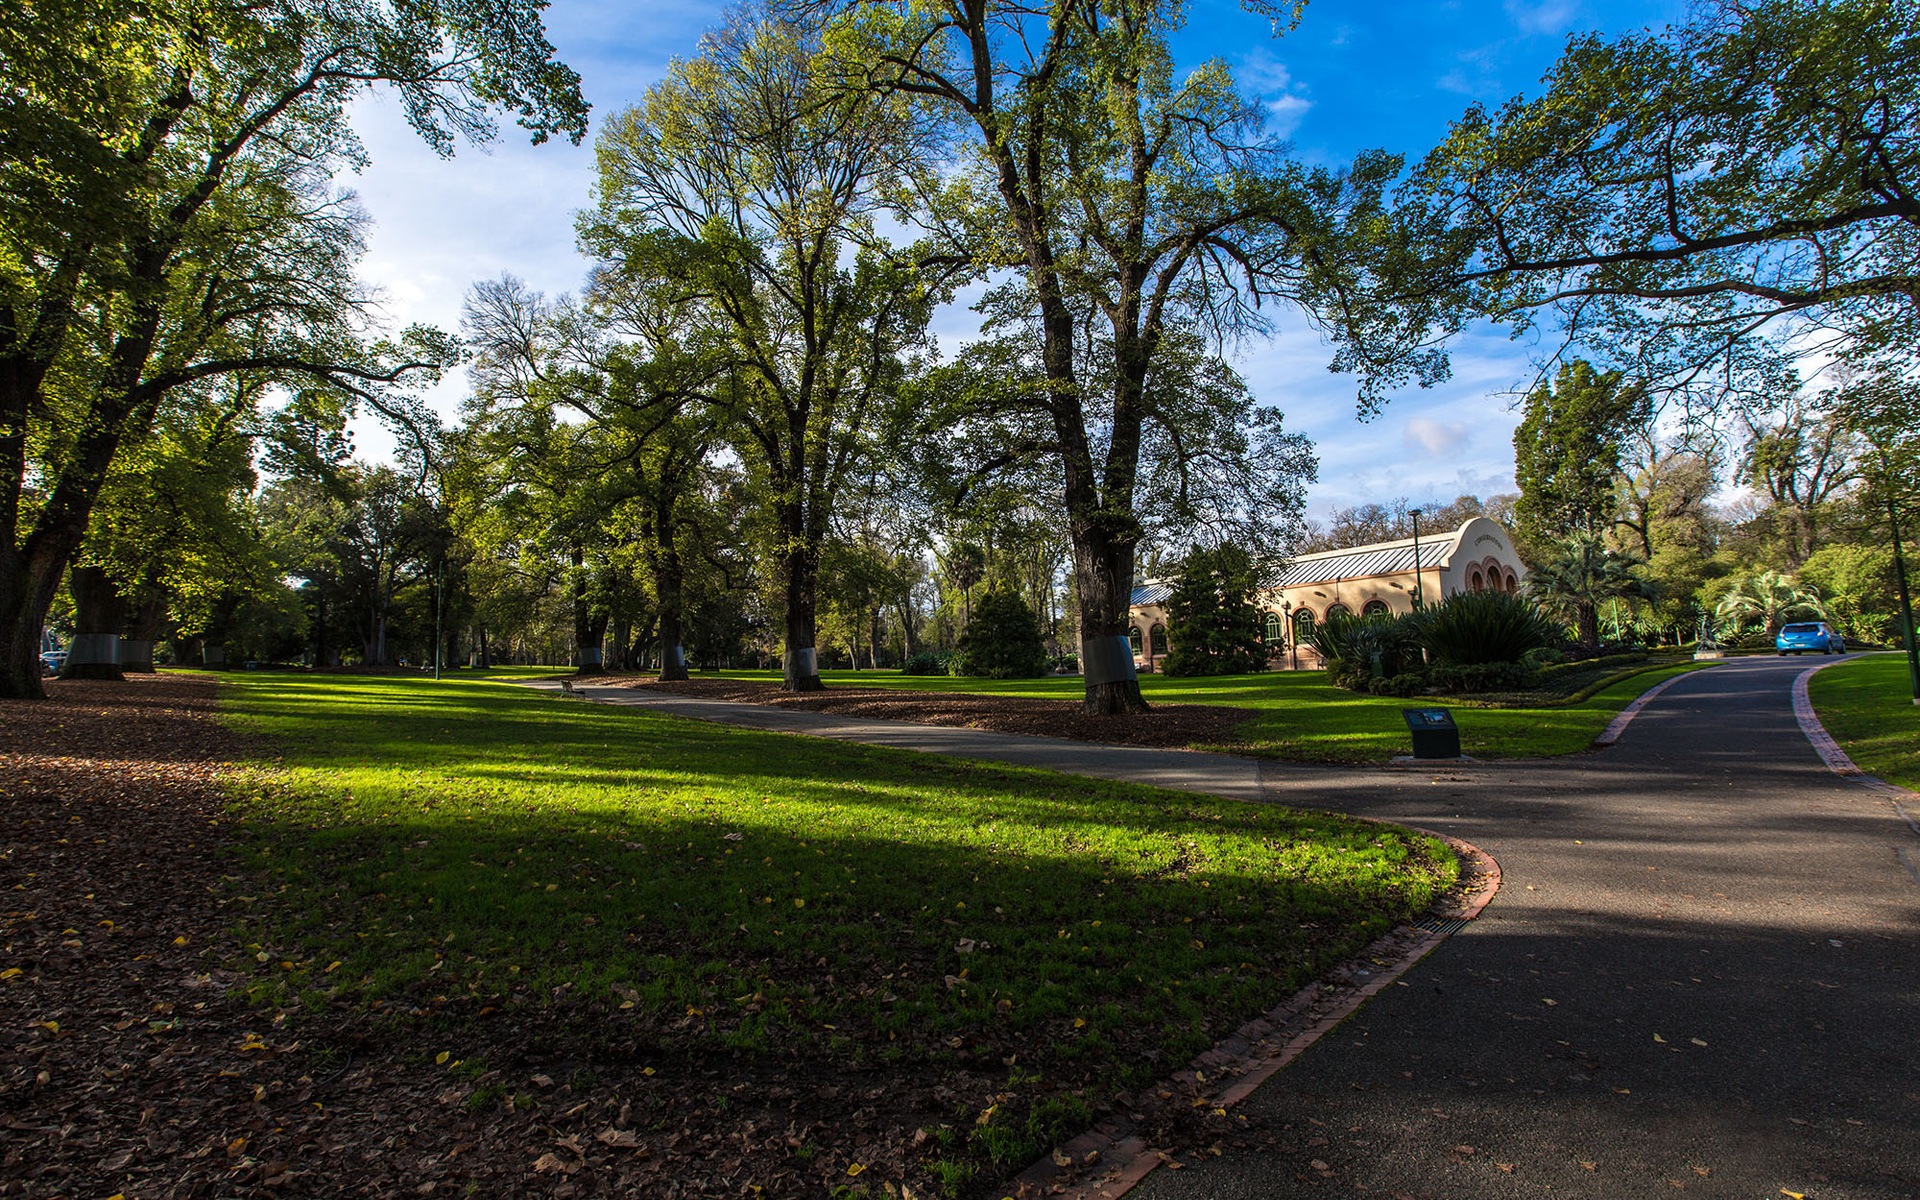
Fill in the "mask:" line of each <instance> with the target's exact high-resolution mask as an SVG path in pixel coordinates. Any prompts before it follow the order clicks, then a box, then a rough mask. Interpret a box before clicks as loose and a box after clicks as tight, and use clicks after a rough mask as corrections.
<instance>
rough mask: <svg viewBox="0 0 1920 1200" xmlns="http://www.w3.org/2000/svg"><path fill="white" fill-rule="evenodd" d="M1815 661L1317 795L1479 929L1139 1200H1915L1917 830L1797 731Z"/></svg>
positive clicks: (1286, 1076)
mask: <svg viewBox="0 0 1920 1200" xmlns="http://www.w3.org/2000/svg"><path fill="white" fill-rule="evenodd" d="M1807 665H1808V664H1806V663H1803V662H1801V661H1799V660H1798V659H1794V660H1784V659H1778V658H1755V659H1737V660H1731V661H1729V662H1728V663H1726V664H1725V665H1723V666H1720V667H1717V668H1715V669H1713V670H1710V671H1701V672H1696V673H1694V674H1691V675H1687V676H1684V677H1682V679H1681V680H1680V681H1679V682H1677V683H1676V684H1674V685H1673V686H1672V687H1671V688H1669V689H1668V690H1667V691H1666V692H1665V693H1664V694H1663V695H1661V696H1660V697H1659V698H1658V699H1657V700H1656V701H1654V702H1653V703H1652V704H1650V705H1649V706H1648V707H1647V708H1646V709H1645V711H1643V712H1642V713H1641V714H1640V716H1639V718H1638V719H1637V720H1636V721H1635V722H1634V723H1633V724H1632V726H1630V727H1629V728H1628V730H1627V731H1626V732H1625V734H1624V736H1622V737H1621V739H1620V740H1619V742H1618V743H1617V744H1616V745H1615V747H1614V748H1613V749H1611V750H1608V751H1606V752H1604V753H1603V754H1597V755H1582V756H1578V757H1575V758H1571V759H1561V760H1551V761H1538V762H1529V763H1515V764H1508V765H1499V766H1482V767H1473V768H1467V769H1454V770H1443V771H1435V772H1427V773H1424V774H1423V775H1421V776H1420V777H1419V778H1417V779H1407V778H1405V777H1402V778H1400V779H1397V780H1396V779H1391V778H1385V777H1382V776H1381V775H1380V774H1378V773H1375V774H1371V775H1366V776H1353V777H1342V778H1331V779H1330V778H1327V777H1325V776H1318V775H1316V776H1312V777H1303V776H1299V775H1295V774H1290V773H1288V774H1283V773H1280V772H1270V773H1269V779H1268V784H1269V793H1270V794H1271V795H1272V796H1273V797H1274V798H1275V799H1280V800H1285V801H1287V802H1289V803H1295V804H1302V803H1305V804H1316V805H1324V806H1326V807H1331V808H1336V809H1340V810H1343V811H1347V812H1355V813H1364V814H1365V815H1368V816H1375V817H1382V818H1386V819H1389V820H1396V821H1404V822H1407V823H1410V824H1418V825H1422V826H1425V827H1427V828H1430V829H1435V830H1439V831H1441V832H1445V833H1448V834H1452V835H1453V836H1456V837H1461V838H1465V839H1466V840H1468V841H1471V842H1473V843H1475V844H1476V845H1479V846H1481V847H1483V848H1485V849H1486V850H1487V851H1489V852H1490V853H1491V854H1493V856H1494V857H1495V858H1496V859H1498V860H1499V862H1500V865H1501V868H1502V871H1503V875H1504V879H1503V884H1502V888H1501V891H1500V894H1499V896H1498V897H1496V898H1495V900H1494V902H1493V903H1492V904H1491V905H1490V906H1489V907H1488V909H1487V911H1486V912H1485V913H1484V914H1483V915H1482V916H1481V917H1480V919H1478V920H1476V921H1474V922H1473V923H1472V924H1471V925H1469V926H1468V927H1467V928H1466V929H1465V930H1463V931H1461V932H1460V933H1458V934H1456V935H1455V936H1454V937H1453V938H1452V939H1451V940H1450V941H1449V942H1448V943H1447V945H1446V946H1445V947H1444V949H1443V950H1441V951H1440V952H1438V953H1436V954H1434V955H1432V956H1430V957H1429V958H1428V959H1426V961H1425V962H1423V963H1422V964H1421V965H1420V966H1419V967H1417V968H1416V969H1415V970H1414V971H1413V972H1412V973H1410V974H1409V975H1408V976H1407V977H1406V979H1405V980H1403V981H1402V982H1403V983H1404V984H1405V985H1406V986H1402V987H1394V988H1389V989H1387V991H1386V992H1385V993H1383V994H1382V995H1380V996H1379V997H1378V998H1376V999H1375V1000H1374V1001H1373V1002H1372V1003H1371V1004H1369V1005H1368V1006H1367V1007H1366V1008H1365V1009H1362V1010H1361V1011H1360V1012H1359V1013H1358V1014H1356V1015H1355V1016H1354V1017H1353V1018H1352V1019H1351V1020H1350V1021H1349V1022H1348V1023H1347V1024H1346V1025H1345V1026H1343V1027H1342V1028H1341V1029H1340V1030H1338V1031H1336V1032H1335V1033H1334V1034H1333V1035H1331V1036H1329V1037H1327V1038H1325V1039H1323V1040H1322V1041H1321V1042H1320V1043H1319V1044H1317V1045H1315V1046H1314V1047H1313V1048H1312V1049H1310V1050H1308V1051H1307V1052H1306V1053H1305V1054H1304V1055H1302V1056H1301V1058H1300V1059H1299V1061H1298V1062H1296V1063H1294V1064H1293V1065H1292V1066H1291V1067H1289V1068H1288V1069H1287V1070H1285V1071H1283V1072H1281V1073H1280V1074H1279V1075H1277V1076H1275V1077H1274V1078H1273V1079H1272V1080H1271V1081H1269V1082H1268V1083H1267V1084H1266V1085H1265V1086H1264V1087H1262V1088H1261V1089H1260V1090H1259V1091H1258V1092H1256V1093H1255V1094H1254V1095H1253V1096H1252V1097H1250V1098H1249V1099H1248V1100H1247V1101H1246V1103H1245V1111H1246V1112H1247V1113H1248V1115H1249V1116H1251V1117H1256V1118H1258V1120H1257V1121H1256V1122H1255V1124H1256V1125H1257V1126H1260V1127H1262V1128H1260V1129H1259V1130H1258V1131H1257V1133H1256V1137H1255V1138H1254V1139H1252V1140H1255V1141H1256V1142H1258V1143H1260V1144H1258V1145H1256V1146H1254V1147H1253V1148H1249V1149H1247V1150H1244V1151H1235V1150H1231V1149H1230V1150H1228V1152H1227V1153H1226V1154H1224V1155H1223V1156H1221V1157H1220V1158H1217V1159H1214V1160H1213V1161H1211V1162H1208V1163H1205V1164H1202V1165H1199V1166H1195V1167H1190V1168H1188V1169H1186V1170H1182V1171H1178V1172H1171V1171H1160V1172H1156V1173H1155V1174H1154V1175H1152V1176H1151V1177H1149V1178H1148V1179H1147V1180H1146V1182H1145V1183H1144V1184H1142V1185H1141V1186H1140V1187H1139V1188H1138V1189H1136V1190H1135V1191H1134V1192H1133V1193H1131V1194H1132V1195H1133V1196H1134V1197H1136V1198H1138V1200H1177V1198H1185V1197H1219V1198H1223V1200H1224V1198H1227V1197H1284V1196H1296V1195H1324V1194H1336V1195H1353V1194H1370V1195H1386V1196H1399V1195H1404V1196H1415V1197H1429V1196H1433V1197H1463V1198H1469V1197H1509V1196H1543V1195H1549V1194H1551V1195H1555V1196H1560V1195H1570V1196H1591V1197H1623V1196H1632V1197H1638V1196H1672V1195H1675V1194H1676V1193H1677V1192H1678V1193H1684V1194H1691V1195H1699V1196H1716V1197H1719V1196H1725V1197H1750V1198H1754V1200H1759V1198H1761V1197H1781V1196H1783V1195H1785V1196H1792V1195H1794V1194H1802V1195H1804V1196H1806V1197H1807V1198H1808V1200H1853V1198H1862V1200H1864V1198H1874V1200H1914V1198H1915V1197H1920V880H1916V879H1915V878H1914V877H1913V875H1911V874H1910V873H1909V870H1908V866H1907V861H1906V860H1908V859H1912V858H1914V857H1916V856H1915V853H1914V852H1915V850H1916V849H1920V839H1916V837H1915V835H1914V833H1913V832H1912V830H1910V829H1909V828H1908V826H1907V825H1906V823H1905V822H1904V821H1902V820H1901V819H1900V817H1899V816H1898V814H1897V813H1896V812H1895V810H1894V808H1893V806H1892V804H1891V803H1890V802H1889V801H1888V799H1887V798H1886V797H1885V796H1883V795H1881V794H1879V793H1876V792H1875V791H1872V790H1870V789H1867V788H1863V787H1860V786H1858V785H1857V784H1855V783H1853V782H1850V781H1848V780H1846V779H1842V778H1840V777H1838V776H1836V775H1834V774H1833V773H1831V772H1830V771H1829V770H1828V769H1827V768H1826V766H1825V764H1824V763H1822V761H1821V760H1820V758H1819V757H1818V756H1817V755H1816V754H1815V753H1814V751H1813V748H1812V747H1811V746H1810V745H1809V744H1808V742H1807V739H1806V737H1805V736H1803V735H1802V733H1801V731H1800V729H1799V727H1798V725H1797V724H1796V723H1795V720H1794V713H1793V704H1792V698H1791V690H1792V682H1793V679H1794V677H1795V676H1796V675H1797V674H1798V673H1799V672H1801V671H1803V670H1804V669H1806V667H1807Z"/></svg>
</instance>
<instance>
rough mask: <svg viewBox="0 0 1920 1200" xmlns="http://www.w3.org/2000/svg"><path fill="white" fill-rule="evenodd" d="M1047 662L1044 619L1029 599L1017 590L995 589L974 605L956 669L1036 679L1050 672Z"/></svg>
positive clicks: (995, 676)
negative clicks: (1042, 628)
mask: <svg viewBox="0 0 1920 1200" xmlns="http://www.w3.org/2000/svg"><path fill="white" fill-rule="evenodd" d="M1047 664H1048V660H1047V647H1046V643H1045V642H1044V641H1043V640H1042V639H1041V637H1040V622H1039V621H1037V620H1036V619H1035V618H1034V615H1033V610H1032V609H1031V608H1028V607H1027V602H1026V601H1025V600H1022V599H1021V598H1020V596H1019V594H1018V593H1017V592H1012V591H992V592H988V593H987V594H986V595H984V596H982V597H980V599H979V602H978V603H976V604H975V605H974V606H973V619H972V620H970V621H968V622H967V628H966V630H965V631H964V632H963V633H962V634H961V635H960V646H959V654H958V655H957V656H956V657H955V658H954V660H953V662H952V671H953V673H954V674H955V675H980V676H984V677H986V678H988V679H1032V678H1035V677H1037V676H1040V675H1045V674H1047V672H1048V665H1047Z"/></svg>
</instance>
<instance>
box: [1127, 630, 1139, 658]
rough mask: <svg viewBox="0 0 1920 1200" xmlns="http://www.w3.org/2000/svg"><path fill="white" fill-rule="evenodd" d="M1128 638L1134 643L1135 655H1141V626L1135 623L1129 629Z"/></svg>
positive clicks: (1136, 656)
mask: <svg viewBox="0 0 1920 1200" xmlns="http://www.w3.org/2000/svg"><path fill="white" fill-rule="evenodd" d="M1127 640H1128V641H1129V642H1132V643H1133V656H1134V657H1135V658H1139V657H1140V627H1139V626H1138V625H1134V626H1131V627H1129V628H1128V630H1127Z"/></svg>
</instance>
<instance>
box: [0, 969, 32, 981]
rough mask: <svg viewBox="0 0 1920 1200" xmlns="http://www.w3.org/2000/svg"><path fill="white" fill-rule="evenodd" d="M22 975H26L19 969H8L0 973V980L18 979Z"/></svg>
mask: <svg viewBox="0 0 1920 1200" xmlns="http://www.w3.org/2000/svg"><path fill="white" fill-rule="evenodd" d="M24 974H26V972H25V971H22V970H21V969H20V968H19V967H8V968H7V969H6V970H4V971H0V979H18V978H20V977H21V976H22V975H24Z"/></svg>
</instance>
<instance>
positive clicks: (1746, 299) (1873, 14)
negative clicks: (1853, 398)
mask: <svg viewBox="0 0 1920 1200" xmlns="http://www.w3.org/2000/svg"><path fill="white" fill-rule="evenodd" d="M1689 11H1690V15H1689V17H1688V18H1687V19H1686V20H1685V21H1684V22H1683V23H1681V24H1679V25H1677V26H1675V27H1672V28H1669V29H1664V30H1657V31H1656V30H1645V31H1636V32H1633V33H1628V34H1626V35H1624V36H1622V37H1619V38H1616V39H1613V40H1610V41H1609V40H1605V39H1603V38H1602V37H1600V36H1598V35H1593V34H1588V35H1582V36H1576V37H1574V38H1572V39H1571V40H1570V41H1569V42H1568V45H1567V49H1566V52H1565V54H1564V55H1563V56H1562V57H1561V59H1560V61H1559V63H1558V64H1556V65H1555V66H1554V68H1553V70H1552V71H1551V72H1550V73H1549V75H1548V76H1547V79H1546V91H1545V93H1544V94H1543V95H1540V96H1538V97H1537V98H1533V99H1525V98H1522V99H1516V100H1513V101H1512V102H1510V103H1508V104H1507V105H1506V106H1504V107H1503V108H1501V109H1500V110H1499V111H1498V112H1497V113H1490V112H1488V111H1486V110H1484V109H1482V108H1479V107H1478V106H1476V107H1474V108H1473V109H1471V110H1470V111H1468V112H1467V114H1466V115H1465V116H1464V117H1462V119H1461V120H1460V121H1459V122H1458V123H1456V124H1455V126H1454V127H1453V129H1452V130H1451V132H1450V133H1449V135H1448V137H1447V139H1446V140H1445V141H1444V142H1443V143H1442V144H1441V146H1440V147H1439V148H1437V149H1436V150H1435V151H1434V152H1433V153H1432V154H1431V155H1429V156H1428V158H1427V159H1426V161H1425V162H1424V163H1423V164H1421V166H1420V168H1419V169H1418V170H1417V171H1416V172H1415V176H1414V184H1413V187H1412V189H1411V191H1412V193H1413V196H1417V197H1419V198H1421V199H1422V200H1424V201H1425V202H1426V204H1427V205H1428V206H1429V211H1428V217H1429V219H1430V220H1431V221H1432V222H1433V223H1434V225H1435V226H1436V227H1438V228H1442V229H1445V230H1447V232H1448V233H1449V234H1450V235H1451V236H1452V237H1453V238H1455V239H1458V240H1457V241H1454V242H1452V243H1451V247H1452V248H1453V249H1454V250H1456V251H1457V253H1458V257H1456V258H1454V259H1453V261H1451V262H1448V263H1445V264H1444V265H1442V266H1440V268H1439V270H1440V271H1441V272H1443V273H1444V274H1445V275H1446V276H1447V277H1448V280H1449V282H1451V283H1453V284H1455V285H1457V286H1458V287H1459V289H1460V291H1459V293H1458V295H1459V299H1460V300H1461V301H1462V302H1463V303H1466V304H1469V305H1471V306H1472V307H1473V308H1474V309H1475V310H1476V311H1479V312H1484V313H1490V314H1493V315H1494V316H1495V317H1496V318H1497V319H1502V320H1506V321H1508V322H1510V323H1512V324H1513V325H1515V326H1516V327H1517V328H1518V329H1521V330H1525V329H1528V328H1531V327H1532V326H1533V325H1534V323H1535V322H1536V321H1538V322H1540V323H1541V324H1542V325H1545V326H1549V327H1551V326H1555V325H1558V326H1561V327H1562V328H1563V330H1564V336H1565V338H1566V342H1567V344H1568V345H1587V346H1593V347H1595V348H1597V349H1599V350H1601V351H1603V352H1605V353H1607V354H1608V356H1609V357H1611V358H1612V359H1613V360H1614V361H1616V362H1619V363H1621V364H1622V365H1629V364H1630V365H1631V367H1632V369H1633V374H1634V376H1635V377H1636V378H1640V379H1646V380H1649V381H1654V382H1656V383H1674V384H1684V383H1686V382H1688V381H1690V380H1693V379H1697V378H1699V376H1700V374H1701V369H1702V368H1703V367H1710V368H1712V369H1714V370H1730V371H1732V372H1739V371H1741V370H1742V369H1745V368H1757V369H1760V370H1763V371H1764V370H1769V369H1770V363H1769V362H1768V361H1767V360H1768V357H1769V356H1768V355H1766V353H1765V349H1766V344H1765V342H1764V341H1763V340H1762V339H1761V338H1759V337H1755V336H1752V335H1754V334H1755V332H1756V331H1757V330H1767V327H1769V326H1771V327H1772V328H1771V330H1769V332H1772V333H1774V334H1776V335H1777V336H1778V338H1779V340H1780V341H1782V342H1784V341H1786V340H1787V339H1788V338H1789V337H1791V336H1792V335H1793V334H1794V333H1796V332H1801V331H1808V332H1809V333H1810V337H1809V343H1810V344H1803V345H1801V346H1799V347H1797V349H1799V350H1801V351H1805V350H1808V349H1810V347H1811V345H1821V346H1823V347H1824V348H1825V349H1826V351H1827V352H1828V353H1830V354H1834V355H1835V356H1836V357H1839V358H1843V359H1844V358H1847V357H1850V356H1856V355H1858V354H1860V352H1861V351H1863V350H1875V349H1879V348H1882V347H1886V348H1892V349H1895V350H1897V351H1899V352H1902V353H1905V352H1910V351H1911V348H1912V346H1913V328H1914V326H1913V320H1914V308H1913V300H1912V297H1913V295H1914V294H1915V291H1916V268H1915V258H1914V253H1913V237H1912V228H1911V217H1910V214H1908V213H1907V212H1905V211H1904V210H1903V207H1902V205H1900V204H1890V203H1888V202H1887V201H1886V200H1885V197H1889V196H1906V195H1911V194H1913V193H1914V191H1915V190H1916V186H1920V144H1916V143H1915V142H1914V141H1912V140H1911V139H1905V138H1899V139H1894V140H1893V141H1891V142H1890V141H1889V139H1888V133H1889V131H1891V130H1900V129H1912V128H1914V127H1915V125H1916V123H1920V29H1917V28H1916V24H1915V21H1914V15H1913V7H1912V5H1911V4H1908V3H1887V2H1886V0H1758V2H1756V3H1750V4H1725V5H1720V4H1715V5H1703V6H1698V7H1695V8H1693V9H1691V10H1689ZM1411 198H1412V197H1410V199H1411ZM1443 244H1444V243H1443ZM1729 394H1731V393H1729Z"/></svg>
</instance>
